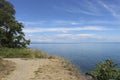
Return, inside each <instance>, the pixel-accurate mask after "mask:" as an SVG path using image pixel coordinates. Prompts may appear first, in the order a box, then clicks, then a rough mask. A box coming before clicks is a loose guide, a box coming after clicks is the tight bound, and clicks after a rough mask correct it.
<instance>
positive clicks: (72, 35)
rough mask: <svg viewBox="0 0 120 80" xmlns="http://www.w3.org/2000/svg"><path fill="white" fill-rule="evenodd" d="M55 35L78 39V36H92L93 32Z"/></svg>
mask: <svg viewBox="0 0 120 80" xmlns="http://www.w3.org/2000/svg"><path fill="white" fill-rule="evenodd" d="M56 36H57V37H61V38H69V39H80V38H92V37H95V34H58V35H56Z"/></svg>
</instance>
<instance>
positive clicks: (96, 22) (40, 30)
mask: <svg viewBox="0 0 120 80" xmlns="http://www.w3.org/2000/svg"><path fill="white" fill-rule="evenodd" d="M8 1H10V2H11V3H12V4H13V5H14V8H15V10H16V15H15V17H16V19H17V20H18V21H19V22H22V23H23V24H24V28H23V31H24V33H25V35H26V36H25V37H26V38H27V39H30V40H31V42H45V43H80V42H120V7H119V5H120V0H8Z"/></svg>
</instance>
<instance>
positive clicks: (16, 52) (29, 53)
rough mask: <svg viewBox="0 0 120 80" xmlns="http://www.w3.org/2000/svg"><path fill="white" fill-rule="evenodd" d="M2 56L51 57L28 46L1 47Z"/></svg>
mask: <svg viewBox="0 0 120 80" xmlns="http://www.w3.org/2000/svg"><path fill="white" fill-rule="evenodd" d="M0 56H1V57H3V58H49V56H48V55H47V54H46V53H44V52H42V51H40V50H32V49H26V48H20V49H18V48H0Z"/></svg>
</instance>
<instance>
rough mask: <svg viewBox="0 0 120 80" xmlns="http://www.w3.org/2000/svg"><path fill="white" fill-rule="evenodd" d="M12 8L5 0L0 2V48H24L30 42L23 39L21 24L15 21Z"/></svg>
mask: <svg viewBox="0 0 120 80" xmlns="http://www.w3.org/2000/svg"><path fill="white" fill-rule="evenodd" d="M15 13H16V12H15V9H14V6H13V5H12V4H11V3H10V2H8V1H7V0H0V47H9V48H15V47H26V46H27V45H28V44H29V43H30V40H26V39H25V35H24V33H23V31H22V28H24V26H23V24H22V23H20V22H18V21H17V20H16V19H15V16H14V15H15Z"/></svg>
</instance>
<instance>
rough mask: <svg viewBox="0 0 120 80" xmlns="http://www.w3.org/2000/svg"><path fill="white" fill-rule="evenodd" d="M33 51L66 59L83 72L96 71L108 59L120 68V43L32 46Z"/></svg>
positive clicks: (45, 44) (44, 44)
mask: <svg viewBox="0 0 120 80" xmlns="http://www.w3.org/2000/svg"><path fill="white" fill-rule="evenodd" d="M29 47H30V48H32V49H37V50H42V51H43V52H46V53H48V54H50V55H55V56H60V57H64V58H65V59H66V60H69V61H71V62H72V63H73V64H74V65H75V66H76V67H77V68H79V69H80V71H81V72H83V73H86V72H89V71H93V70H95V69H96V65H97V64H98V63H99V62H101V61H105V60H106V59H111V60H113V61H114V62H115V63H116V64H118V65H117V67H120V43H117V42H116V43H115V42H103V43H43V44H39V43H38V44H37V43H35V44H33V43H32V44H30V46H29Z"/></svg>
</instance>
